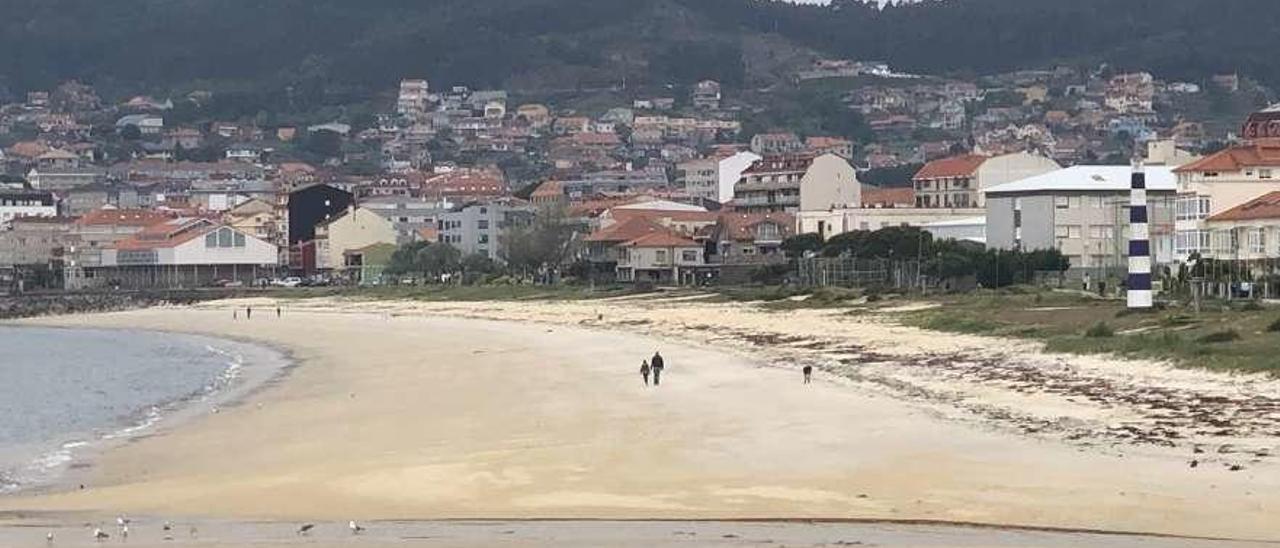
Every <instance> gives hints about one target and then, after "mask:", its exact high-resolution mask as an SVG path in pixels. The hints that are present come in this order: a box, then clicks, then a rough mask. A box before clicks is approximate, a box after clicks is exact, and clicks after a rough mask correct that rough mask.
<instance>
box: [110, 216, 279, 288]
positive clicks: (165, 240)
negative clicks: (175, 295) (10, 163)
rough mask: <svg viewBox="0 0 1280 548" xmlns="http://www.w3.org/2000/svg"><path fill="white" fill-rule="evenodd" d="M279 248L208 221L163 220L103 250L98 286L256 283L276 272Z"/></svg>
mask: <svg viewBox="0 0 1280 548" xmlns="http://www.w3.org/2000/svg"><path fill="white" fill-rule="evenodd" d="M279 257H280V255H279V250H278V248H277V247H276V245H275V244H272V243H269V242H266V241H263V240H261V239H258V238H256V237H254V236H252V235H249V234H246V233H244V232H242V231H240V230H236V229H234V228H231V227H229V226H226V225H224V224H222V223H219V222H216V221H212V220H210V219H206V218H202V217H179V218H176V219H169V220H165V221H161V222H158V223H155V224H152V225H150V226H147V227H146V228H144V229H142V230H141V231H139V232H138V233H136V234H134V235H133V236H130V237H128V238H126V239H123V240H120V241H118V242H115V243H114V244H110V245H109V246H108V247H106V248H105V249H103V250H102V259H101V264H100V266H96V267H93V268H87V269H86V270H87V271H88V272H86V277H88V278H90V279H93V280H94V282H95V283H94V285H99V286H101V285H112V286H118V287H129V288H148V287H200V286H207V285H211V284H215V283H220V282H232V281H235V282H240V283H244V284H250V283H253V281H254V280H257V279H259V278H262V277H266V276H270V275H272V274H273V273H274V271H275V268H276V266H277V265H278V264H279Z"/></svg>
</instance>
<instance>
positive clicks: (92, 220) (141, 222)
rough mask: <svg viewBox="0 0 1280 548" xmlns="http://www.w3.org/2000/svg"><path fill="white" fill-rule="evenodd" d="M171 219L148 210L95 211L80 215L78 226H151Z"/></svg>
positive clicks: (77, 221)
mask: <svg viewBox="0 0 1280 548" xmlns="http://www.w3.org/2000/svg"><path fill="white" fill-rule="evenodd" d="M172 218H173V217H171V216H169V215H165V214H164V213H161V212H158V211H154V210H150V209H95V210H93V211H90V212H88V213H85V214H84V215H82V216H81V217H80V218H79V219H78V220H76V224H78V225H82V226H84V225H120V226H151V225H153V224H156V223H161V222H164V221H167V220H169V219H172Z"/></svg>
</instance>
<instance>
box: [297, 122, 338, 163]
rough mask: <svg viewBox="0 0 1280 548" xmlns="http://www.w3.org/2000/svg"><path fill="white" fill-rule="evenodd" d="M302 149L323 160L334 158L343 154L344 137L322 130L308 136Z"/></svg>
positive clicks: (334, 132)
mask: <svg viewBox="0 0 1280 548" xmlns="http://www.w3.org/2000/svg"><path fill="white" fill-rule="evenodd" d="M302 149H303V150H305V151H307V152H310V153H312V154H315V155H316V156H320V157H322V158H334V157H337V156H338V155H339V154H341V153H342V135H339V134H338V132H336V131H329V130H327V129H322V130H319V131H312V132H310V133H308V134H307V138H306V139H305V140H304V141H303V144H302Z"/></svg>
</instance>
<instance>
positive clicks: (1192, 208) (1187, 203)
mask: <svg viewBox="0 0 1280 548" xmlns="http://www.w3.org/2000/svg"><path fill="white" fill-rule="evenodd" d="M1211 205H1212V204H1211V203H1210V201H1209V197H1208V196H1197V195H1194V194H1187V195H1182V196H1178V200H1177V202H1176V204H1175V206H1174V207H1175V210H1176V211H1175V213H1176V219H1177V220H1179V221H1197V220H1200V219H1204V218H1206V217H1208V216H1209V210H1210V209H1211Z"/></svg>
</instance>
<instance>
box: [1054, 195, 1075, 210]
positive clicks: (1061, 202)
mask: <svg viewBox="0 0 1280 548" xmlns="http://www.w3.org/2000/svg"><path fill="white" fill-rule="evenodd" d="M1053 207H1056V208H1058V209H1067V208H1069V207H1071V202H1070V201H1069V200H1067V197H1066V196H1054V197H1053Z"/></svg>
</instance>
